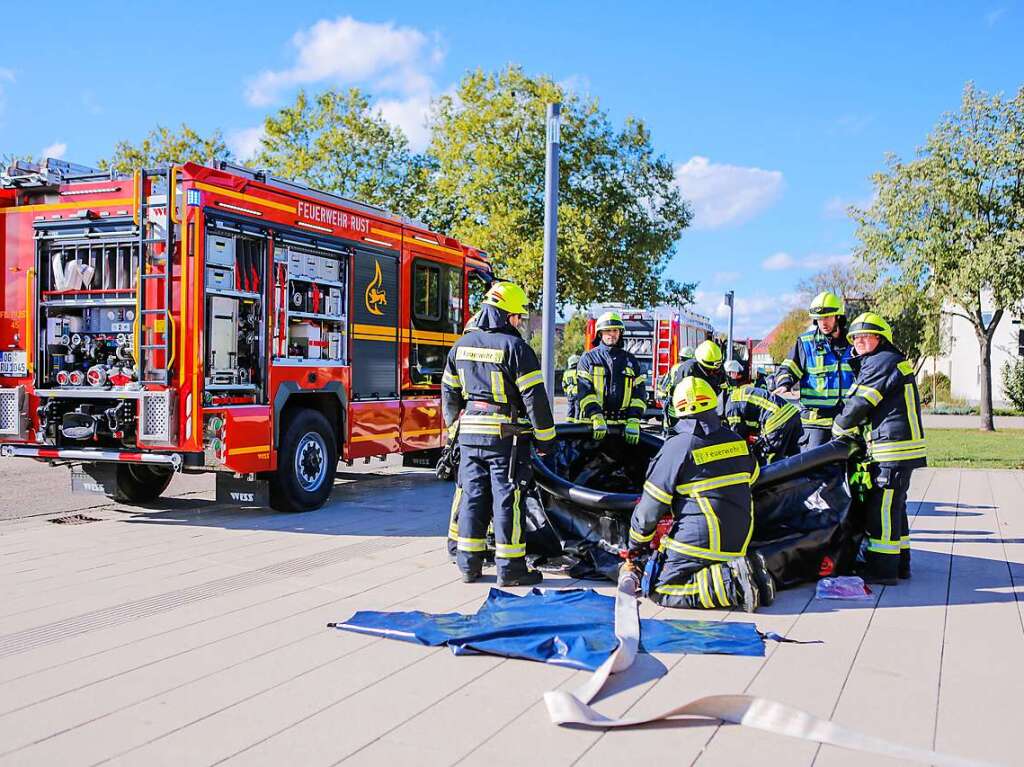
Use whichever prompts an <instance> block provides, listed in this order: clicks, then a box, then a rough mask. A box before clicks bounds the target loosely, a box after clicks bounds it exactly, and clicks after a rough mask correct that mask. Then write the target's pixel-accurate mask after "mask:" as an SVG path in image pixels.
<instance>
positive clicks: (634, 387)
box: [577, 312, 647, 445]
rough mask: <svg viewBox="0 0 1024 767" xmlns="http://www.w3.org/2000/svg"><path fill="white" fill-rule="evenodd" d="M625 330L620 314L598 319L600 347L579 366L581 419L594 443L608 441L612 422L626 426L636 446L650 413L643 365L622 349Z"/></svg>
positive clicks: (631, 441)
mask: <svg viewBox="0 0 1024 767" xmlns="http://www.w3.org/2000/svg"><path fill="white" fill-rule="evenodd" d="M625 328H626V326H625V325H624V324H623V322H622V317H620V316H619V314H618V312H605V313H604V314H602V315H601V316H600V317H598V318H597V324H596V326H595V328H594V330H595V332H596V333H597V338H595V339H594V340H595V341H596V342H597V345H596V346H595V347H594V348H593V349H591V350H590V351H588V352H586V353H585V354H584V355H583V356H582V357H581V358H580V363H579V374H578V378H577V383H578V386H579V389H578V396H579V411H580V412H579V419H580V420H581V421H590V424H591V427H592V429H593V435H594V439H604V436H605V434H607V433H608V423H609V422H610V423H621V424H625V427H626V428H625V439H626V442H628V443H629V444H631V445H635V444H636V443H637V442H639V441H640V419H641V418H643V415H644V411H646V410H647V388H646V383H645V375H644V373H643V370H642V369H641V367H640V363H639V362H637V359H636V357H634V356H633V355H632V354H630V353H629V352H627V351H626V350H625V349H624V348H623V346H622V343H623V341H622V334H623V331H624V330H625Z"/></svg>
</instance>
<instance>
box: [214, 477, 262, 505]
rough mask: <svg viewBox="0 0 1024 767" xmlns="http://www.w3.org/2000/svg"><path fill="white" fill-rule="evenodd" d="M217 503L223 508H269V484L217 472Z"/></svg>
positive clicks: (260, 480)
mask: <svg viewBox="0 0 1024 767" xmlns="http://www.w3.org/2000/svg"><path fill="white" fill-rule="evenodd" d="M217 503H218V504H222V505H224V506H243V507H247V506H262V507H269V506H270V482H268V481H267V480H265V479H250V478H249V477H245V476H243V477H236V476H235V475H234V474H228V473H226V472H223V471H218V472H217Z"/></svg>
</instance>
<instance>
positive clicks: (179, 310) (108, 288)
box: [0, 160, 492, 511]
mask: <svg viewBox="0 0 1024 767" xmlns="http://www.w3.org/2000/svg"><path fill="white" fill-rule="evenodd" d="M0 267H2V270H3V275H4V286H3V292H2V293H0V454H2V455H3V456H6V457H8V458H17V457H22V458H29V459H36V460H43V461H49V462H50V463H52V464H69V465H72V480H73V484H74V483H75V480H76V478H77V481H78V483H79V485H80V486H81V487H86V488H89V489H92V490H94V491H103V492H106V493H108V494H111V495H113V496H114V497H117V498H120V499H124V500H135V501H144V500H150V499H153V498H155V497H157V496H158V495H159V494H160V493H161V492H163V490H164V489H165V488H166V486H167V484H168V482H169V481H170V479H171V477H172V475H173V474H174V472H176V471H187V472H198V471H215V472H217V484H218V498H220V499H229V500H234V501H236V502H240V503H243V504H253V505H261V504H264V503H268V502H269V504H270V505H272V506H273V507H274V508H277V509H281V510H288V511H298V510H308V509H313V508H317V507H319V506H320V505H322V504H323V503H324V502H325V501H326V499H327V497H328V495H329V494H330V491H331V487H332V485H333V479H334V472H335V467H336V464H337V462H338V460H339V458H341V459H344V460H347V461H350V462H351V461H352V460H354V459H358V458H368V457H370V456H382V455H386V454H389V453H405V454H408V455H407V457H413V458H416V457H418V458H420V459H421V460H424V459H425V460H429V458H430V457H432V456H433V455H434V454H435V453H436V451H437V450H438V449H439V448H440V446H441V445H442V444H443V436H442V421H441V408H440V381H441V374H442V372H443V368H444V360H445V357H446V355H447V352H448V349H449V347H450V346H451V344H452V343H453V342H454V341H455V339H456V338H458V336H459V334H460V333H461V332H462V330H463V327H464V326H465V323H466V321H467V320H468V319H469V308H470V304H471V301H472V298H471V297H472V296H474V295H479V294H482V292H483V291H484V290H485V289H486V286H487V284H488V283H489V282H490V281H491V280H492V276H491V267H490V266H489V264H488V262H487V258H486V256H485V254H483V253H481V252H480V251H478V250H475V249H473V248H470V247H466V246H464V245H461V244H460V243H459V242H457V241H455V240H454V239H452V238H450V237H446V236H444V235H441V234H437V233H435V232H431V231H429V230H428V229H427V228H425V227H424V226H423V225H421V224H419V223H417V222H414V221H411V220H408V219H404V218H401V217H398V216H394V215H391V214H389V213H387V212H386V211H384V210H381V209H379V208H376V207H371V206H367V205H362V204H360V203H357V202H353V201H352V200H348V199H345V198H342V197H338V196H335V195H331V194H326V193H323V192H318V191H315V190H313V189H310V188H308V187H306V186H303V185H300V184H296V183H291V182H287V181H283V180H280V179H277V178H274V177H272V176H268V175H266V174H264V173H262V172H254V171H251V170H248V169H245V168H242V167H239V166H235V165H231V164H228V163H223V162H221V163H215V164H214V165H213V166H201V165H196V164H191V163H188V164H185V165H181V166H174V167H171V168H166V169H160V170H140V171H138V172H136V173H135V174H134V176H132V177H128V178H122V177H119V176H117V175H115V174H111V173H99V172H97V171H93V170H90V169H87V168H81V167H79V166H74V165H71V164H68V163H64V162H59V161H53V160H48V161H47V162H46V163H45V164H44V165H42V166H36V165H31V164H26V163H16V164H15V165H13V166H11V167H10V168H9V169H8V170H7V171H6V173H4V174H3V175H2V177H0Z"/></svg>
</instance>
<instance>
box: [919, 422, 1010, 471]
mask: <svg viewBox="0 0 1024 767" xmlns="http://www.w3.org/2000/svg"><path fill="white" fill-rule="evenodd" d="M925 441H926V444H927V446H928V465H929V466H935V467H938V466H961V467H964V468H969V469H1024V430H1020V429H1003V430H1001V431H996V432H983V431H978V430H977V429H931V430H929V431H928V432H927V434H926V436H925Z"/></svg>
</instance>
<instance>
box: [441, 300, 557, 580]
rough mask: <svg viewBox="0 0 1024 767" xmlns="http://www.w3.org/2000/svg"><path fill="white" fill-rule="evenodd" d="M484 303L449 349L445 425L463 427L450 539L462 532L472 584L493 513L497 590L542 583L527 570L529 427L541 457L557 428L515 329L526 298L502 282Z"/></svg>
mask: <svg viewBox="0 0 1024 767" xmlns="http://www.w3.org/2000/svg"><path fill="white" fill-rule="evenodd" d="M483 304H484V305H483V307H482V308H481V310H480V312H479V313H478V314H477V315H476V317H475V326H474V328H473V329H472V330H470V331H469V332H468V333H466V334H465V335H463V336H462V337H461V338H460V339H459V340H458V341H456V342H455V345H454V346H452V348H451V351H449V353H448V360H447V362H446V363H445V370H444V374H443V376H442V378H441V397H442V408H443V412H444V420H445V423H446V424H448V425H449V427H451V425H453V424H455V422H456V421H458V424H459V425H458V442H459V450H460V451H461V460H460V463H459V488H457V489H456V499H455V500H454V501H453V503H452V518H453V525H454V519H455V518H456V517H457V519H458V522H457V528H458V529H457V531H453V530H450V531H449V535H451V534H452V532H457V539H456V540H457V548H458V553H457V562H458V566H459V570H461V571H462V580H463V581H465V582H466V583H472V582H473V581H475V580H476V579H477V578H479V577H480V573H481V569H482V567H483V559H484V554H485V552H486V550H487V541H486V534H487V525H488V523H489V522H490V521H491V517H492V514H493V519H494V538H495V563H496V565H497V570H498V585H499V586H525V585H531V584H535V583H540V581H541V579H542V576H541V574H540V573H539V572H537V571H528V570H527V567H526V543H525V541H524V538H523V532H524V528H523V507H522V491H523V488H524V486H525V485H526V484H527V483H528V482H529V479H530V468H529V460H530V455H529V453H530V449H529V448H530V441H529V434H530V426H531V425H532V427H533V429H532V434H533V439H534V440H535V442H536V445H537V449H538V450H540V451H543V449H544V447H545V446H547V445H550V444H551V443H552V441H553V440H554V438H555V424H554V419H553V417H552V414H551V403H550V402H549V401H548V397H547V393H546V392H545V390H544V378H543V375H542V374H541V370H540V364H539V363H538V361H537V355H536V354H534V352H533V349H531V348H530V345H529V344H528V343H526V341H524V340H523V338H522V336H520V335H519V331H518V330H516V327H517V326H518V325H519V323H520V322H521V321H522V315H524V314H526V312H527V298H526V293H524V292H523V289H522V288H520V287H519V286H518V285H514V284H512V283H510V282H498V283H495V284H494V285H493V286H491V289H490V290H488V291H487V294H486V295H485V296H484V300H483ZM460 413H461V416H460ZM523 416H525V417H526V419H528V420H526V419H524V418H523ZM459 496H461V498H460V497H459Z"/></svg>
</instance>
